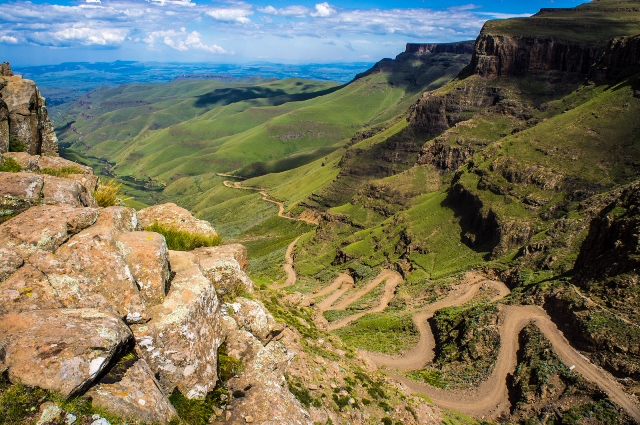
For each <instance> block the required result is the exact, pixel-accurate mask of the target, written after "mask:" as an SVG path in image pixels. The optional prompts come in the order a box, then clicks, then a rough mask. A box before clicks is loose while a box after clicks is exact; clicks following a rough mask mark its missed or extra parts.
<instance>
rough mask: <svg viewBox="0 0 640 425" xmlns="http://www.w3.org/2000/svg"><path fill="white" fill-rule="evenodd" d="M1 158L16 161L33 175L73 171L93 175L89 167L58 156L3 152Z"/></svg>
mask: <svg viewBox="0 0 640 425" xmlns="http://www.w3.org/2000/svg"><path fill="white" fill-rule="evenodd" d="M2 156H3V157H5V158H11V159H13V160H14V161H16V162H17V163H18V164H20V166H21V167H22V169H23V170H24V171H32V172H34V173H40V172H43V171H49V172H51V171H62V170H72V169H75V170H76V174H93V170H92V169H91V167H88V166H86V165H82V164H78V163H77V162H73V161H69V160H68V159H64V158H61V157H59V156H54V157H52V156H41V155H30V154H29V153H27V152H5V153H3V154H2ZM67 172H68V171H67Z"/></svg>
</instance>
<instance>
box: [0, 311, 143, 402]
mask: <svg viewBox="0 0 640 425" xmlns="http://www.w3.org/2000/svg"><path fill="white" fill-rule="evenodd" d="M0 335H2V336H1V337H0V344H1V345H2V346H3V350H2V351H4V356H3V358H2V359H1V362H0V370H7V369H8V372H9V379H10V380H11V381H12V382H16V381H19V382H22V383H23V384H25V385H28V386H37V387H40V388H44V389H48V390H54V391H59V392H60V393H61V394H62V395H64V396H69V395H72V394H77V393H80V392H82V391H83V390H85V389H87V388H88V386H89V385H91V383H92V382H93V380H94V379H95V378H96V377H97V376H98V375H99V374H100V372H101V371H102V370H103V369H104V368H105V366H107V365H108V364H109V361H110V360H111V358H112V357H113V356H114V354H116V353H117V352H118V351H119V350H121V349H122V348H123V347H124V346H125V345H126V344H127V343H128V342H129V341H130V339H131V331H130V330H129V328H127V326H125V324H124V323H123V322H122V321H121V320H120V318H118V317H117V316H114V315H112V314H109V313H105V312H101V311H98V310H94V309H77V310H75V309H74V310H71V309H55V310H40V311H29V312H22V313H9V314H6V315H4V316H2V317H0Z"/></svg>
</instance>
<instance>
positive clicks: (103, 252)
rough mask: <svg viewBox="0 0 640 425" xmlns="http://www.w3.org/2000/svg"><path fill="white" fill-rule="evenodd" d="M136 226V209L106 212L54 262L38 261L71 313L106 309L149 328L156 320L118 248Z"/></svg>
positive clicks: (68, 245) (72, 239) (62, 251)
mask: <svg viewBox="0 0 640 425" xmlns="http://www.w3.org/2000/svg"><path fill="white" fill-rule="evenodd" d="M136 226H137V220H136V215H135V211H134V210H133V209H131V208H125V207H109V208H104V209H101V210H100V211H99V214H98V219H97V220H96V223H95V224H94V225H93V226H91V227H89V228H87V229H85V230H83V231H81V232H80V233H78V234H76V235H74V236H73V237H72V238H71V239H69V241H68V242H67V243H65V244H64V245H62V246H61V247H60V248H59V249H58V250H57V251H56V253H55V256H54V257H45V256H40V257H38V258H37V259H34V261H35V262H37V264H36V265H37V267H38V268H40V270H42V271H43V273H45V274H46V275H47V276H48V277H49V281H50V282H51V284H52V286H53V287H54V288H55V289H56V290H57V291H58V293H59V294H60V295H61V296H65V297H66V300H64V301H63V303H65V304H66V303H68V306H69V307H70V306H74V307H98V306H102V307H103V308H107V309H108V310H109V311H113V312H117V314H119V315H120V316H121V317H124V318H125V320H126V322H127V323H144V322H146V321H148V320H149V319H150V316H149V312H148V311H147V306H146V304H145V302H144V299H143V298H142V296H141V294H140V292H139V290H138V287H137V286H136V282H135V279H134V277H133V275H132V274H131V270H130V269H129V266H128V265H127V263H126V261H125V259H124V258H123V255H122V253H121V251H120V249H119V248H118V246H117V242H116V241H117V238H118V237H119V236H120V235H121V234H122V233H125V232H131V231H133V230H135V228H136ZM104 300H106V301H107V305H106V306H105V305H104V304H103V302H104ZM95 302H99V303H100V304H99V305H95V304H94V303H95Z"/></svg>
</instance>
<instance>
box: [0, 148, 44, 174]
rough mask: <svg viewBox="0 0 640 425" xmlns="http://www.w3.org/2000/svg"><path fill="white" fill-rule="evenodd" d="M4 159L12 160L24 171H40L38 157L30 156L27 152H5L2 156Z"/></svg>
mask: <svg viewBox="0 0 640 425" xmlns="http://www.w3.org/2000/svg"><path fill="white" fill-rule="evenodd" d="M2 156H3V157H4V158H11V159H13V160H14V161H15V162H17V163H18V164H20V167H21V168H22V170H23V171H33V172H37V171H39V168H38V159H39V158H40V156H38V155H29V154H28V153H27V152H5V153H3V154H2Z"/></svg>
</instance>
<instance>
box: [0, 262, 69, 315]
mask: <svg viewBox="0 0 640 425" xmlns="http://www.w3.org/2000/svg"><path fill="white" fill-rule="evenodd" d="M61 307H63V305H62V303H61V302H60V301H59V299H58V294H57V292H56V290H55V289H53V287H52V286H51V284H49V280H48V279H47V277H46V276H45V275H44V274H43V273H42V272H41V271H40V270H38V269H36V268H35V267H33V266H32V265H30V264H26V265H24V266H23V267H21V268H20V269H19V270H18V271H17V272H15V273H14V274H13V275H11V277H9V278H8V279H7V280H6V281H5V282H4V283H3V284H2V285H0V314H6V313H9V312H20V311H25V310H45V309H54V308H61Z"/></svg>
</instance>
